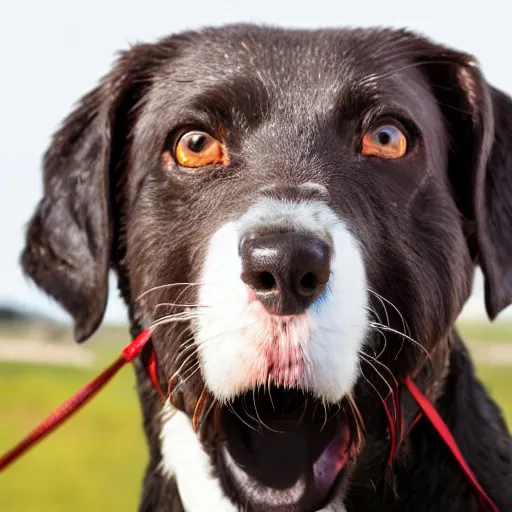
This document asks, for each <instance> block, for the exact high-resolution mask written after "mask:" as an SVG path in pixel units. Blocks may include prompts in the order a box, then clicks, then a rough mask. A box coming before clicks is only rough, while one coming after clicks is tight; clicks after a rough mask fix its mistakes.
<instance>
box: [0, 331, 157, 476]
mask: <svg viewBox="0 0 512 512" xmlns="http://www.w3.org/2000/svg"><path fill="white" fill-rule="evenodd" d="M150 336H151V330H150V329H146V330H145V331H143V332H142V333H141V334H139V335H138V336H137V337H136V338H135V339H134V340H133V341H132V342H131V343H130V344H129V345H127V346H126V347H125V348H124V349H123V351H122V352H121V355H120V356H119V357H118V358H117V359H116V360H115V361H114V362H113V363H112V364H111V365H110V366H109V367H107V368H106V369H105V370H104V371H103V372H102V373H100V375H98V376H97V377H96V378H94V379H93V380H92V381H90V382H88V383H87V384H85V386H83V387H81V388H80V389H79V390H78V391H77V392H76V393H75V394H73V395H72V396H71V397H69V398H68V399H67V400H66V401H65V402H63V403H62V404H61V405H60V406H59V407H57V409H55V410H54V411H53V412H52V413H51V414H50V415H49V416H48V417H47V418H46V419H45V420H44V421H43V422H41V423H40V424H39V425H38V426H37V427H36V428H35V429H34V430H33V431H32V432H31V433H30V434H29V435H28V436H27V437H25V439H23V440H22V441H21V442H20V443H19V444H17V445H16V446H15V447H14V448H13V449H12V450H9V451H8V452H7V453H6V454H5V455H3V456H2V457H0V471H3V470H4V469H6V468H7V467H8V466H9V465H10V464H12V463H13V462H14V461H15V460H16V459H18V458H19V457H21V455H23V454H24V453H25V452H26V451H27V450H28V449H29V448H31V447H32V446H33V445H34V444H36V443H37V442H38V441H41V439H44V438H45V437H46V436H48V435H49V434H50V433H51V432H53V431H54V430H55V429H56V428H57V427H59V426H60V425H62V424H63V423H64V422H65V421H66V420H67V419H68V418H69V417H70V416H71V415H72V414H74V413H75V412H76V411H78V410H79V409H81V408H82V407H83V406H84V405H85V404H86V403H87V402H89V401H90V400H91V399H92V398H93V397H94V396H95V395H96V394H97V393H98V391H100V390H101V389H102V388H103V386H105V384H106V383H107V382H109V380H110V379H111V378H112V377H113V376H114V375H115V374H116V373H117V372H118V371H119V370H120V369H121V368H122V367H123V366H124V365H125V364H126V363H129V362H130V361H132V360H133V359H134V358H135V357H136V356H137V354H139V352H140V351H141V350H142V347H144V345H145V344H146V343H147V342H148V341H149V339H150ZM153 377H154V378H155V381H154V382H153V383H154V384H155V383H156V384H157V385H158V382H157V381H156V373H155V376H152V378H151V380H153ZM157 389H159V387H158V388H157Z"/></svg>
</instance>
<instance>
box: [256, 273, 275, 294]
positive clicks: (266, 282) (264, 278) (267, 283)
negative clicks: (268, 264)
mask: <svg viewBox="0 0 512 512" xmlns="http://www.w3.org/2000/svg"><path fill="white" fill-rule="evenodd" d="M258 277H259V286H258V288H259V289H260V290H261V291H266V292H269V291H271V290H273V289H274V288H275V287H276V279H275V277H274V276H273V275H272V274H271V273H270V272H260V275H259V276H258Z"/></svg>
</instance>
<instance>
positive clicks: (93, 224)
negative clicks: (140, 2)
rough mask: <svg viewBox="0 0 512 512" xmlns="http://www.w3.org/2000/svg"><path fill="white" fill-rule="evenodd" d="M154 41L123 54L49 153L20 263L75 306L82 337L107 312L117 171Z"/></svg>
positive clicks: (73, 312) (72, 311)
mask: <svg viewBox="0 0 512 512" xmlns="http://www.w3.org/2000/svg"><path fill="white" fill-rule="evenodd" d="M148 48H149V46H146V45H140V46H136V47H134V48H132V49H131V50H129V51H127V52H125V53H124V54H122V55H121V57H120V58H119V60H118V61H117V62H116V64H115V65H114V67H113V69H112V71H111V72H110V73H109V74H108V75H107V76H106V77H105V78H104V79H103V80H102V81H101V82H100V84H99V86H98V87H97V88H96V89H94V90H93V91H92V92H90V93H89V94H88V95H86V96H85V97H84V98H83V99H82V100H81V102H80V103H79V105H78V106H77V108H76V109H75V111H74V112H73V113H72V114H71V115H70V116H69V117H68V118H67V119H66V120H65V121H64V123H63V125H62V127H61V128H60V130H59V131H58V132H57V133H56V134H55V135H54V137H53V140H52V142H51V145H50V147H49V149H48V151H47V153H46V155H45V156H44V161H43V166H44V179H43V181H44V191H43V198H42V199H41V201H40V203H39V205H38V206H37V209H36V212H35V214H34V216H33V218H32V219H31V221H30V223H29V226H28V230H27V239H26V246H25V249H24V251H23V254H22V257H21V263H22V267H23V269H24V272H25V273H26V274H27V275H28V276H29V277H31V278H32V279H33V280H34V281H35V283H36V284H37V285H38V286H40V287H41V288H42V289H43V290H44V291H45V292H46V293H48V294H49V295H50V296H52V297H53V298H54V299H55V300H57V301H58V302H59V303H60V304H61V305H62V306H63V307H64V308H65V309H66V310H67V311H68V312H69V313H70V314H71V316H72V317H73V320H74V324H75V338H76V340H77V341H83V340H85V339H87V338H88V337H89V336H91V334H93V333H94V331H95V330H96V329H97V327H98V326H99V324H100V323H101V320H102V318H103V315H104V312H105V307H106V303H107V296H108V274H109V268H110V256H111V248H112V241H113V234H112V233H113V223H114V221H115V219H114V218H113V210H114V209H115V205H114V204H113V203H112V201H111V197H113V196H114V194H113V193H112V192H111V187H112V188H113V187H114V185H113V184H112V183H111V174H112V170H114V169H116V170H117V169H118V168H119V167H120V164H121V160H122V159H123V158H124V151H125V149H126V148H125V147H124V144H125V142H126V141H125V140H124V137H125V135H126V134H127V133H128V132H127V130H128V126H127V125H129V120H127V117H129V116H130V115H131V113H132V110H131V109H132V107H133V106H134V105H135V104H136V103H137V102H138V101H140V98H141V94H142V90H143V87H144V84H145V83H146V82H147V78H148V74H149V64H148V61H149V62H150V63H151V62H152V61H151V59H148V56H147V55H146V54H147V50H148ZM152 63H153V64H154V62H152ZM116 146H117V147H116Z"/></svg>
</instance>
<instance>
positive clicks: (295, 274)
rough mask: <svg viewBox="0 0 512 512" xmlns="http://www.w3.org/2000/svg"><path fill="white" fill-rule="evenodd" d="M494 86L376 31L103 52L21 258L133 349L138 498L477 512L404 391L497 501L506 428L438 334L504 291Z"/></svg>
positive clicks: (87, 318)
mask: <svg viewBox="0 0 512 512" xmlns="http://www.w3.org/2000/svg"><path fill="white" fill-rule="evenodd" d="M511 225H512V100H511V99H510V98H509V97H508V96H507V95H506V94H504V93H503V92H500V91H499V90H497V89H496V88H494V87H493V86H491V85H489V84H488V83H487V82H486V80H485V78H484V76H483V74H482V72H481V70H480V69H479V67H478V65H477V63H476V61H475V59H474V58H473V57H472V56H470V55H468V54H465V53H461V52H459V51H455V50H452V49H450V48H447V47H445V46H441V45H439V44H436V43H434V42H432V41H430V40H428V39H426V38H425V37H423V36H419V35H416V34H414V33H412V32H409V31H406V30H395V29H383V28H374V29H339V30H338V29H332V30H286V29H278V28H270V27H264V26H253V25H230V26H224V27H222V28H206V29H202V30H199V31H190V32H186V33H182V34H179V35H174V36H171V37H168V38H166V39H163V40H161V41H159V42H157V43H155V44H139V45H136V46H133V47H132V48H131V49H129V50H127V51H125V52H124V53H122V54H121V55H120V56H119V58H118V60H117V61H116V63H115V65H114V66H113V68H112V70H111V71H110V73H108V74H107V75H106V76H105V77H104V78H103V80H102V81H101V82H100V84H99V85H98V86H97V87H96V88H95V89H94V90H93V91H92V92H90V93H89V94H87V95H86V96H85V97H84V98H83V99H82V100H81V101H80V103H79V104H78V106H77V107H76V109H75V110H74V112H72V113H71V115H70V116H69V117H68V118H67V119H66V120H65V121H64V122H63V125H62V127H61V128H60V129H59V130H58V131H57V133H56V134H55V136H54V138H53V140H52V143H51V145H50V147H49V149H48V151H47V153H46V155H45V157H44V195H43V198H42V200H41V202H40V203H39V205H38V207H37V210H36V212H35V214H34V216H33V218H32V219H31V221H30V223H29V226H28V228H27V239H26V247H25V249H24V251H23V254H22V258H21V260H22V266H23V269H24V272H25V273H26V274H27V275H28V276H30V278H32V279H33V280H34V281H35V283H36V284H37V285H38V286H39V287H41V288H42V289H43V290H44V291H45V292H46V293H47V294H49V295H50V296H51V297H53V298H54V299H55V300H56V301H58V302H59V303H60V304H61V305H62V306H63V307H64V308H65V309H66V310H67V311H68V312H69V313H70V315H71V316H72V318H73V320H74V326H75V337H76V340H77V341H78V342H83V341H85V340H86V339H87V338H89V337H90V336H91V335H92V334H93V333H94V331H95V330H96V329H97V328H98V326H99V325H100V323H101V321H102V317H103V314H104V310H105V305H106V301H107V295H108V276H109V272H110V270H113V271H114V272H115V273H116V274H117V278H118V283H119V290H120V294H121V296H122V297H123V299H124V301H125V302H126V304H127V307H128V312H129V319H130V324H131V335H132V336H135V335H137V334H139V333H140V332H141V331H142V330H143V329H146V328H148V327H152V328H153V331H152V338H151V346H152V349H151V350H152V351H153V353H154V356H155V359H156V363H157V378H158V383H159V386H160V387H161V388H162V389H163V390H168V394H167V395H168V396H166V399H165V400H162V399H161V397H160V396H159V394H158V392H157V390H156V389H155V388H154V386H153V385H152V384H151V380H150V378H149V377H148V373H147V371H146V368H147V360H148V358H149V357H150V351H149V352H148V350H145V351H144V352H143V353H142V354H141V356H140V357H138V358H137V360H136V361H135V372H136V377H137V387H138V393H139V397H140V402H141V406H142V415H143V424H144V429H145V433H146V436H147V440H148V447H149V462H148V465H147V469H146V473H145V478H144V482H143V490H142V497H141V500H140V505H139V510H140V511H143V512H150V511H173V512H174V511H181V510H186V511H190V512H198V511H226V512H231V511H238V510H244V511H253V512H257V511H267V512H268V511H275V512H277V511H279V512H285V511H286V512H288V511H290V512H291V511H314V510H323V511H340V512H341V511H346V512H356V511H357V512H360V511H365V512H372V511H379V512H381V511H383V510H385V511H387V512H388V511H390V512H392V511H411V510H414V511H416V512H426V511H450V512H476V511H477V510H482V508H480V505H479V502H478V498H477V497H476V496H475V494H474V492H473V489H472V487H471V485H470V483H469V481H468V478H467V477H466V476H465V475H464V473H463V471H461V468H460V467H459V465H458V464H457V463H456V461H455V458H454V457H453V455H452V454H451V453H450V452H449V450H448V449H447V448H446V446H445V444H444V443H443V442H442V440H441V438H440V436H439V434H438V433H437V432H436V431H435V430H434V429H433V427H432V425H431V424H430V423H429V422H428V421H427V419H426V418H425V417H424V416H422V415H420V414H419V407H418V405H417V404H416V402H414V400H413V399H412V398H411V395H410V394H409V393H408V391H407V390H406V389H405V388H404V386H403V382H404V379H407V378H410V379H412V380H413V381H414V382H415V384H416V385H417V386H418V388H420V389H421V390H422V392H423V393H424V394H425V395H426V396H427V397H428V399H429V400H430V401H431V402H432V403H433V404H434V405H435V408H436V409H437V411H438V412H439V414H440V415H441V417H442V418H443V419H444V421H445V422H446V424H447V425H448V427H449V429H450V430H451V432H452V434H453V436H454V437H455V439H456V441H457V443H458V446H459V447H460V450H461V452H462V454H463V456H464V457H465V459H466V461H467V462H468V464H469V466H470V468H471V469H472V471H473V472H474V474H475V476H476V478H477V480H478V482H479V484H480V485H481V486H482V488H483V489H484V490H485V492H486V493H487V494H488V496H489V497H490V498H491V499H492V500H493V501H494V503H495V504H496V506H497V507H498V508H499V510H500V511H502V512H503V511H509V510H512V440H511V437H510V435H509V432H508V430H507V427H506V425H505V422H504V420H503V417H502V414H501V413H500V410H499V408H498V407H497V406H496V404H495V403H494V402H493V400H492V399H491V398H490V397H489V395H488V394H487V392H486V391H485V389H484V388H483V386H482V385H481V383H480V382H479V381H478V379H477V377H476V376H475V371H474V368H473V364H472V362H471V358H470V355H469V354H468V351H467V349H466V348H465V345H464V343H463V341H462V340H461V339H460V337H459V335H458V334H457V331H456V329H455V327H454V324H455V321H456V319H457V317H458V315H459V313H460V311H461V309H462V307H463V305H464V303H465V301H466V300H467V299H468V297H469V295H470V292H471V285H472V277H473V272H474V269H475V267H476V266H477V265H479V266H480V267H481V269H482V271H483V274H484V278H485V304H486V309H487V312H488V315H489V317H490V318H491V319H494V317H496V315H497V314H498V313H499V312H500V311H502V310H503V309H504V308H505V307H507V306H508V305H509V304H510V303H511V302H512V230H511V229H510V226H511Z"/></svg>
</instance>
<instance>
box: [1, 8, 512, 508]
mask: <svg viewBox="0 0 512 512" xmlns="http://www.w3.org/2000/svg"><path fill="white" fill-rule="evenodd" d="M511 14H512V7H511V6H510V5H509V4H507V3H506V2H503V1H500V0H488V1H486V2H485V3H480V2H478V3H476V2H475V3H470V2H466V1H463V0H456V1H451V2H447V1H446V0H441V1H440V0H431V1H430V2H411V1H410V0H394V1H393V2H383V1H382V0H365V1H364V2H356V1H346V0H332V1H329V0H314V1H311V0H309V1H303V0H290V1H276V0H258V1H257V2H243V1H236V0H230V1H227V0H216V1H211V0H197V1H195V2H192V1H190V2H181V1H174V0H168V1H156V0H145V1H144V2H135V1H129V0H122V1H121V0H111V1H108V0H89V1H88V2H80V3H78V2H69V1H64V0H45V1H44V2H39V1H35V0H34V1H31V2H26V1H19V2H2V5H1V6H0V63H1V68H2V72H1V75H0V76H1V77H2V80H1V82H0V120H1V121H0V141H1V142H0V191H1V192H0V193H1V198H2V200H1V201H0V236H1V238H0V240H1V242H0V248H1V250H0V453H2V452H3V451H5V450H6V449H7V448H9V447H10V446H11V444H12V443H14V442H15V441H17V440H18V439H19V438H20V437H21V436H22V435H24V434H25V433H27V432H28V431H29V430H30V429H31V428H33V427H34V426H35V425H36V424H37V423H38V422H39V421H40V420H41V419H42V418H43V417H45V416H46V415H47V414H48V413H49V412H50V411H51V410H52V409H53V408H54V407H55V406H57V405H58V404H59V403H60V402H61V401H62V400H63V399H65V398H66V397H67V396H68V395H69V394H70V393H71V392H73V391H74V390H75V389H77V388H78V387H79V386H80V385H81V384H83V383H84V382H85V381H87V380H88V379H90V378H91V377H92V376H93V375H95V374H96V373H97V372H98V371H99V370H100V369H101V368H103V367H104V366H105V365H106V364H107V363H108V362H110V361H111V360H112V359H113V358H114V357H115V356H116V354H117V353H118V351H119V349H120V347H121V346H122V345H124V344H126V343H127V342H128V334H127V328H126V321H125V317H126V314H125V308H124V306H123V304H122V303H121V302H120V300H119V298H118V296H117V292H116V287H115V282H114V281H112V286H111V290H112V293H111V296H110V300H109V304H108V309H107V314H106V318H105V323H104V326H103V327H102V328H101V329H100V331H99V332H98V334H97V335H95V337H94V339H93V340H91V341H89V342H88V343H87V344H85V345H82V346H78V345H75V344H74V343H73V342H72V341H71V330H70V325H69V318H68V317H67V316H66V315H65V314H64V313H63V312H62V310H60V309H59V308H58V307H57V306H56V305H55V304H53V303H52V302H50V301H49V300H48V299H47V298H46V297H45V296H44V295H43V294H42V293H41V292H39V291H38V290H37V289H36V288H35V286H33V285H31V284H30V283H29V282H28V281H27V280H26V279H25V278H24V277H23V276H22V274H21V272H20V268H19V266H18V258H19V254H20V251H21V248H22V244H23V237H24V230H25V224H26V222H27V220H28V219H29V217H30V215H31V213H32V211H33V209H34V207H35V205H36V202H37V201H38V200H39V198H40V196H41V193H42V187H41V156H42V154H43V152H44V151H45V149H46V147H47V145H48V143H49V140H50V136H51V134H52V132H53V131H54V130H55V129H56V127H57V126H58V124H59V123H60V121H61V120H62V119H63V118H64V116H66V115H67V114H68V113H69V112H70V110H71V108H72V106H73V104H74V103H75V102H76V101H77V100H78V99H79V97H80V96H82V95H83V94H84V93H86V92H88V91H89V90H90V89H91V88H92V87H93V86H94V85H95V84H96V83H97V81H98V79H99V78H100V77H101V76H102V75H103V74H105V73H106V72H107V71H108V70H109V67H110V65H111V63H112V61H113V58H114V56H115V53H116V52H117V51H118V50H120V49H125V48H127V47H128V46H129V45H130V44H133V43H136V42H143V41H144V42H151V41H155V40H156V39H158V38H159V37H162V36H165V35H168V34H170V33H173V32H178V31H182V30H185V29H190V28H199V27H201V26H205V25H220V24H223V23H232V22H240V21H244V22H256V23H266V24H275V25H280V26H288V27H306V28H318V27H328V26H370V25H380V26H394V27H407V28H411V29H414V30H417V31H419V32H421V33H423V34H425V35H427V36H429V37H431V38H433V39H435V40H437V41H439V42H442V43H445V44H448V45H451V46H453V47H456V48H459V49H461V50H465V51H467V52H470V53H473V54H474V55H476V56H477V58H478V59H479V61H480V63H481V65H482V66H483V70H484V72H485V74H486V76H487V78H488V80H489V81H490V82H491V83H493V84H494V85H496V86H498V87H499V88H501V89H502V90H504V91H506V92H508V93H509V94H511V93H512V67H511V66H509V65H508V61H507V60H506V59H505V57H508V53H509V48H510V44H511V34H510V26H509V23H510V21H509V20H510V15H511ZM459 324H460V328H461V330H462V332H463V334H464V335H465V336H466V339H467V340H468V343H469V345H470V348H471V350H472V352H473V355H474V357H475V361H476V363H477V367H478V372H479V375H480V376H481V378H482V379H483V381H484V383H485V384H486V386H487V387H488V389H489V391H490V392H491V393H492V395H493V396H494V397H495V398H496V399H497V400H498V402H499V403H500V405H501V406H502V407H503V409H504V412H505V415H506V417H507V420H508V422H509V425H510V424H512V391H511V390H512V371H511V368H512V341H511V340H512V312H511V310H510V309H509V310H507V311H505V312H504V313H503V314H502V315H501V316H500V318H499V319H498V320H497V321H496V322H495V323H494V324H492V325H491V324H489V322H488V320H487V318H486V316H485V312H484V305H483V288H482V276H481V275H480V273H477V274H476V276H475V289H474V293H473V297H472V298H471V300H470V301H469V303H468V305H467V307H466V309H465V310H464V312H463V314H462V316H461V318H460V321H459ZM145 457H146V453H145V442H144V439H143V436H142V431H141V427H140V415H139V409H138V404H137V401H136V394H135V391H134V380H133V376H132V372H131V370H130V369H129V368H127V369H125V370H123V372H122V374H121V375H120V376H118V377H117V378H116V379H115V380H114V381H113V383H112V384H110V385H109V386H108V388H107V389H106V391H104V392H103V393H102V394H101V395H100V396H99V398H97V399H96V400H95V401H94V402H93V403H92V404H91V405H89V406H88V407H87V408H86V409H85V410H84V411H83V412H82V413H81V414H79V415H78V416H77V417H76V418H74V419H73V420H72V421H71V422H69V423H68V424H66V425H65V426H64V427H63V428H62V429H61V430H59V431H58V432H57V433H56V434H55V435H53V436H52V437H51V438H49V439H48V440H47V441H45V442H44V443H42V444H41V445H40V446H38V447H37V448H36V449H34V450H33V451H31V452H30V453H29V454H28V455H26V456H25V457H24V458H23V459H22V460H20V461H19V462H18V463H16V464H15V465H14V466H12V468H11V469H10V470H9V471H7V472H6V473H5V474H2V476H1V478H0V510H1V511H24V512H25V511H26V512H29V511H30V512H31V511H47V510H52V511H54V512H60V511H69V510H73V511H91V510H112V511H117V510H135V509H136V506H137V500H138V495H139V489H140V480H141V477H142V473H143V469H144V464H145Z"/></svg>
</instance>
